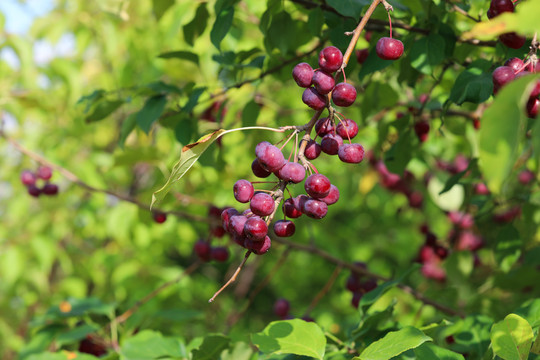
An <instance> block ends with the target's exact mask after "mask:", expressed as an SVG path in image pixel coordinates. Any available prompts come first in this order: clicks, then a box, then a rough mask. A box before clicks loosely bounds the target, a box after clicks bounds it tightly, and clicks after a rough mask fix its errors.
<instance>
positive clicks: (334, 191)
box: [319, 184, 339, 205]
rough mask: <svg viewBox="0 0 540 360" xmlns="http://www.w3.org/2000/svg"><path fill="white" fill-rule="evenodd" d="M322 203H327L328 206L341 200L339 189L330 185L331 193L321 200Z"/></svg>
mask: <svg viewBox="0 0 540 360" xmlns="http://www.w3.org/2000/svg"><path fill="white" fill-rule="evenodd" d="M319 200H320V201H322V202H325V203H326V205H333V204H335V203H337V202H338V200H339V189H338V188H337V186H335V185H334V184H331V185H330V192H329V193H328V195H326V196H325V197H323V198H320V199H319Z"/></svg>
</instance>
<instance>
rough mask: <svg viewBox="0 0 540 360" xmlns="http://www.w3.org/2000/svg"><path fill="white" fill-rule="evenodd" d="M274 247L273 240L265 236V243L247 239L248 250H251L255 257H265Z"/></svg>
mask: <svg viewBox="0 0 540 360" xmlns="http://www.w3.org/2000/svg"><path fill="white" fill-rule="evenodd" d="M271 246H272V240H270V237H269V236H265V237H264V239H263V241H253V240H251V239H247V240H246V243H245V247H246V249H249V250H251V251H252V252H253V253H254V254H255V255H263V254H265V253H266V252H268V250H269V249H270V247H271Z"/></svg>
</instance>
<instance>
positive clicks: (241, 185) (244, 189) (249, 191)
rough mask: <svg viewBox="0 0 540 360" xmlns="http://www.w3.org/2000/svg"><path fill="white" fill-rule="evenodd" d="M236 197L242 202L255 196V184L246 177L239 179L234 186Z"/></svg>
mask: <svg viewBox="0 0 540 360" xmlns="http://www.w3.org/2000/svg"><path fill="white" fill-rule="evenodd" d="M233 191H234V198H235V199H236V201H238V202H241V203H247V202H248V201H249V200H251V198H252V197H253V193H254V189H253V185H252V184H251V183H250V182H249V181H247V180H244V179H240V180H238V181H237V182H236V183H235V184H234V186H233Z"/></svg>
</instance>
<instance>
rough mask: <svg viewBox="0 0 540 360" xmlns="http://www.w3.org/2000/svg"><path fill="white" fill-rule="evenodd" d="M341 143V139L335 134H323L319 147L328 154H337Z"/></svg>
mask: <svg viewBox="0 0 540 360" xmlns="http://www.w3.org/2000/svg"><path fill="white" fill-rule="evenodd" d="M341 145H343V139H342V138H341V136H339V135H336V134H331V133H330V134H327V135H324V137H323V138H322V140H321V149H322V151H323V152H324V153H326V154H328V155H337V154H338V151H339V148H340V147H341Z"/></svg>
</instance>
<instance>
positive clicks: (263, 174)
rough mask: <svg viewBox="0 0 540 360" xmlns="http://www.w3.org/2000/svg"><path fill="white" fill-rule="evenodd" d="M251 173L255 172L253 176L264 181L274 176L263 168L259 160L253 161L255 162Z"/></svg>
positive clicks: (252, 164)
mask: <svg viewBox="0 0 540 360" xmlns="http://www.w3.org/2000/svg"><path fill="white" fill-rule="evenodd" d="M251 171H252V172H253V175H255V176H256V177H258V178H263V179H264V178H267V177H269V176H270V175H271V174H272V173H271V172H270V171H268V170H266V169H265V168H263V167H262V165H261V163H260V162H259V159H255V160H253V162H252V163H251Z"/></svg>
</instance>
